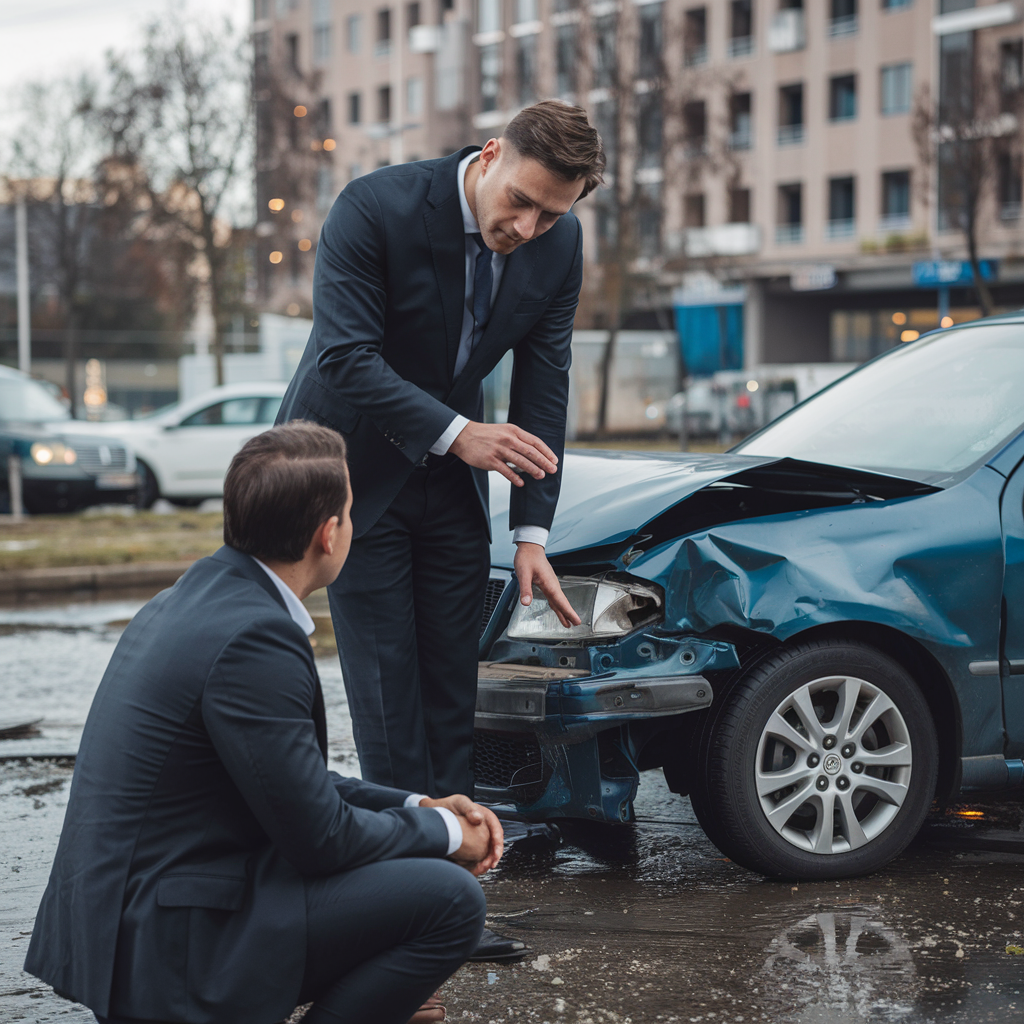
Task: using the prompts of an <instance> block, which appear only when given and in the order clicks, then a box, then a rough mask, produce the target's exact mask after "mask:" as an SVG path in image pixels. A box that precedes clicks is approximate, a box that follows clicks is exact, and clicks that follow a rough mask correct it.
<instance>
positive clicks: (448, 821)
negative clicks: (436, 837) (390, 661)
mask: <svg viewBox="0 0 1024 1024" xmlns="http://www.w3.org/2000/svg"><path fill="white" fill-rule="evenodd" d="M253 561H254V562H255V563H256V564H257V565H258V566H259V567H260V568H261V569H262V570H263V571H264V572H265V573H266V574H267V575H268V576H269V577H270V581H271V582H272V583H273V584H274V586H275V587H277V591H278V593H279V594H280V595H281V597H282V598H284V606H285V608H287V609H288V614H289V615H290V616H291V617H292V621H293V622H294V623H295V624H296V625H297V626H298V627H299V628H300V629H301V630H302V631H303V632H304V633H305V634H306V636H311V635H312V633H313V631H314V630H315V629H316V625H315V623H314V622H313V618H312V616H311V615H310V614H309V612H307V611H306V609H305V606H304V605H303V603H302V602H301V601H300V600H299V595H298V594H296V593H295V591H294V590H292V588H291V587H289V586H288V584H287V583H285V581H284V580H283V579H281V577H280V576H278V575H277V573H276V572H274V570H273V569H271V568H270V567H269V566H267V565H264V564H263V562H261V561H260V560H259V559H258V558H254V559H253ZM426 799H427V798H426V797H425V796H423V794H422V793H410V794H409V795H408V796H407V797H406V798H405V806H406V807H419V805H420V801H421V800H426ZM429 810H431V811H437V813H438V814H440V815H441V819H442V820H443V821H444V824H445V828H447V829H448V852H447V856H449V857H450V856H451V855H452V854H453V853H455V851H456V850H457V849H458V848H459V847H460V846H461V845H462V826H461V825H460V824H459V819H458V818H457V817H456V816H455V814H454V813H453V812H452V811H449V810H448V808H447V807H431V808H429Z"/></svg>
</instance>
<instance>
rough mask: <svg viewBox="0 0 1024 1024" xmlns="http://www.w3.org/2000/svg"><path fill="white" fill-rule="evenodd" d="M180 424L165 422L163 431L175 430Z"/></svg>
mask: <svg viewBox="0 0 1024 1024" xmlns="http://www.w3.org/2000/svg"><path fill="white" fill-rule="evenodd" d="M180 426H181V424H180V423H165V424H164V430H165V431H168V430H177V429H178V427H180Z"/></svg>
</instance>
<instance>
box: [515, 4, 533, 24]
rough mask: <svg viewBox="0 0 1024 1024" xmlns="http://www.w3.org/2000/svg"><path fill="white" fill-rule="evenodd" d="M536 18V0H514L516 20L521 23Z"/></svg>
mask: <svg viewBox="0 0 1024 1024" xmlns="http://www.w3.org/2000/svg"><path fill="white" fill-rule="evenodd" d="M536 20H537V0H516V21H517V22H518V23H519V24H520V25H522V24H525V23H526V22H528V21H536Z"/></svg>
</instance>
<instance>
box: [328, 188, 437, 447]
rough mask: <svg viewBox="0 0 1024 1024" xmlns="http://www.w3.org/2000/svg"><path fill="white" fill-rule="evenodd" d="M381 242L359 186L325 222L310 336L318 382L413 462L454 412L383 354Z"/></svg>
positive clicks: (372, 207)
mask: <svg viewBox="0 0 1024 1024" xmlns="http://www.w3.org/2000/svg"><path fill="white" fill-rule="evenodd" d="M386 250H387V242H386V238H385V230H384V218H383V215H382V213H381V209H380V206H379V204H378V202H377V197H376V196H375V195H374V193H373V191H372V189H371V188H370V186H369V185H368V184H367V183H366V182H364V181H360V180H358V179H357V180H356V181H354V182H351V183H350V184H349V185H348V186H347V187H346V189H345V191H344V192H342V193H341V195H340V196H339V197H338V201H337V202H336V203H335V204H334V207H333V208H332V209H331V212H330V214H329V216H328V218H327V220H326V222H325V223H324V227H323V231H322V232H321V235H320V244H319V246H318V248H317V254H316V269H315V271H314V281H313V337H314V339H315V344H316V365H317V370H318V372H319V374H320V378H321V380H322V381H323V382H324V384H325V385H326V386H327V387H328V388H329V389H330V390H331V391H333V392H335V394H336V395H337V396H338V397H340V399H341V400H342V401H344V402H345V403H347V404H348V405H349V406H350V407H351V408H352V409H353V410H355V411H356V412H358V413H361V414H362V415H364V416H367V417H368V418H369V419H370V420H371V421H372V422H373V423H374V424H375V425H376V426H377V428H378V429H379V430H380V431H381V432H382V433H389V432H393V433H396V434H398V435H400V436H401V437H402V438H403V440H404V442H405V445H404V447H403V448H402V449H401V450H402V452H403V453H404V454H405V456H406V458H408V459H409V461H410V462H412V463H414V464H415V463H417V462H419V461H420V459H422V458H423V456H424V455H425V454H426V453H427V451H428V450H429V449H430V446H431V445H432V444H434V443H435V442H436V441H437V439H438V438H439V437H440V436H441V434H442V433H444V431H445V429H446V428H447V427H448V425H449V424H450V423H451V421H452V417H453V415H454V414H453V413H452V410H451V409H449V408H448V407H447V406H446V405H444V403H442V402H439V401H438V400H437V399H436V398H433V397H432V396H430V395H428V394H427V393H426V392H425V391H423V390H421V389H420V388H418V387H416V385H415V384H411V383H410V382H409V381H407V380H405V379H404V378H403V377H401V376H399V374H397V373H396V372H395V371H394V370H393V369H392V368H391V367H390V366H389V365H388V364H387V363H386V362H385V361H384V357H383V355H382V348H383V338H384V312H385V309H386V306H387V290H386V273H385V271H386V265H387V251H386Z"/></svg>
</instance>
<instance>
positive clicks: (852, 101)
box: [828, 75, 857, 121]
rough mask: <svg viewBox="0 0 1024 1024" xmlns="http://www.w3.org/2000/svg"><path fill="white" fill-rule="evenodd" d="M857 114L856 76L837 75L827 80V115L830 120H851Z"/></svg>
mask: <svg viewBox="0 0 1024 1024" xmlns="http://www.w3.org/2000/svg"><path fill="white" fill-rule="evenodd" d="M856 116H857V76H856V75H838V76H837V77H836V78H832V79H830V80H829V85H828V117H829V120H830V121H852V120H853V119H854V118H855V117H856Z"/></svg>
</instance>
